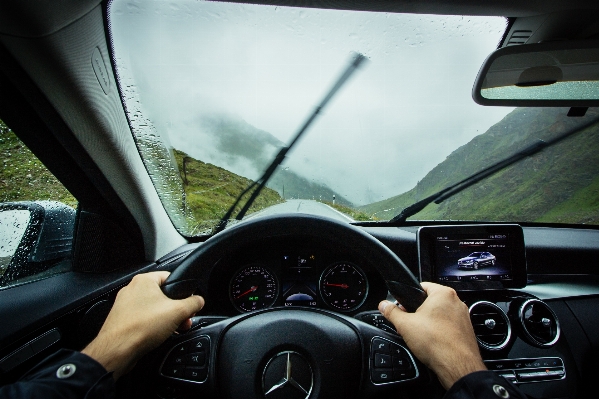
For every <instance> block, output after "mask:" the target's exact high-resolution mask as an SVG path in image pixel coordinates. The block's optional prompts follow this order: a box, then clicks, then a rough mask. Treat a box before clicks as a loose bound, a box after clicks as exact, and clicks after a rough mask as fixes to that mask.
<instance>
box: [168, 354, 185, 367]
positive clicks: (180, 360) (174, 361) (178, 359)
mask: <svg viewBox="0 0 599 399" xmlns="http://www.w3.org/2000/svg"><path fill="white" fill-rule="evenodd" d="M184 359H185V358H184V357H183V356H181V355H176V354H175V355H170V356H169V357H168V358H167V359H166V363H168V364H170V365H179V366H182V365H183V364H184V362H185V360H184Z"/></svg>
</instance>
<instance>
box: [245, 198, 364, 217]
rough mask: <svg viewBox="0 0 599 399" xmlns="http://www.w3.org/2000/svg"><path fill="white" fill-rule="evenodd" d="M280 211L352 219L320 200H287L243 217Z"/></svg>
mask: <svg viewBox="0 0 599 399" xmlns="http://www.w3.org/2000/svg"><path fill="white" fill-rule="evenodd" d="M280 213H308V214H311V215H319V216H327V217H330V218H333V219H337V220H339V221H342V222H346V223H349V222H353V221H354V219H352V218H350V217H349V216H347V215H345V214H343V213H341V212H339V211H338V210H336V209H334V208H331V207H330V206H328V205H326V204H323V203H322V202H318V201H312V200H287V201H286V202H283V203H282V204H277V205H273V206H271V207H269V208H266V209H263V210H261V211H259V212H256V213H253V214H251V215H249V216H248V217H246V218H245V219H246V220H247V219H251V218H254V217H257V216H266V215H275V214H280Z"/></svg>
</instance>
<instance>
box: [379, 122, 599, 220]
mask: <svg viewBox="0 0 599 399" xmlns="http://www.w3.org/2000/svg"><path fill="white" fill-rule="evenodd" d="M597 122H599V118H596V119H593V120H592V121H590V122H587V123H586V124H584V125H581V126H578V127H577V128H575V129H573V130H571V131H569V132H566V133H564V134H562V135H561V136H558V137H556V138H554V139H552V140H547V141H543V140H538V141H537V142H535V143H534V144H532V145H530V146H528V147H526V148H524V149H523V150H521V151H518V152H517V153H515V154H514V155H512V156H510V157H508V158H506V159H504V160H502V161H499V162H497V163H496V164H493V165H491V166H489V167H488V168H486V169H483V170H481V171H480V172H477V173H475V174H473V175H471V176H469V177H467V178H465V179H464V180H462V181H459V182H457V183H456V184H453V185H451V186H449V187H446V188H444V189H443V190H441V191H438V192H436V193H434V194H433V195H430V196H428V197H426V198H424V199H422V200H420V201H418V202H416V203H414V204H412V205H410V206H408V207H406V208H404V209H403V210H402V211H401V212H400V213H399V214H398V215H397V216H395V217H394V218H393V219H391V220H389V223H396V224H401V223H403V222H405V221H406V219H407V218H409V217H410V216H413V215H415V214H417V213H418V212H420V211H421V210H423V209H424V208H425V207H426V206H427V205H428V204H430V203H433V202H434V203H435V204H440V203H441V202H443V201H445V200H446V199H447V198H450V197H452V196H454V195H456V194H457V193H459V192H461V191H463V190H465V189H466V188H468V187H470V186H472V185H474V184H476V183H478V182H479V181H481V180H483V179H486V178H487V177H489V176H491V175H493V174H495V173H497V172H499V171H500V170H502V169H505V168H506V167H508V166H510V165H512V164H514V163H516V162H518V161H520V160H521V159H524V158H527V157H529V156H531V155H534V154H536V153H538V152H540V151H542V150H544V149H545V148H549V147H551V146H553V145H555V144H557V143H559V142H560V141H562V140H564V139H566V138H568V137H570V136H572V135H574V134H576V133H578V132H581V131H583V130H585V129H586V128H588V127H590V126H592V125H594V124H595V123H597Z"/></svg>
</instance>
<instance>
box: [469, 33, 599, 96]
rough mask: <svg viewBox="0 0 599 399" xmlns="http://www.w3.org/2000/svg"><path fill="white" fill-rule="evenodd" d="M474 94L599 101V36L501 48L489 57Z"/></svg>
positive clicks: (480, 72) (479, 74)
mask: <svg viewBox="0 0 599 399" xmlns="http://www.w3.org/2000/svg"><path fill="white" fill-rule="evenodd" d="M472 97H473V98H474V101H475V102H476V103H478V104H481V105H503V106H511V107H596V106H599V41H559V42H549V43H539V44H522V45H517V46H510V47H504V48H501V49H499V50H497V51H495V52H494V53H492V54H491V55H490V56H489V57H488V58H487V59H486V60H485V62H484V63H483V65H482V67H481V69H480V71H479V72H478V76H477V77H476V81H475V82H474V87H473V89H472Z"/></svg>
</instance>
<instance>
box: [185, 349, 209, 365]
mask: <svg viewBox="0 0 599 399" xmlns="http://www.w3.org/2000/svg"><path fill="white" fill-rule="evenodd" d="M183 363H184V364H185V365H186V366H193V367H202V366H204V364H205V363H206V353H205V352H198V353H190V354H189V355H185V357H184V358H183Z"/></svg>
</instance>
